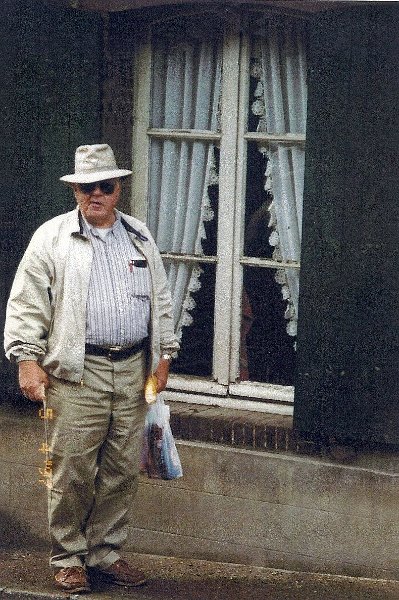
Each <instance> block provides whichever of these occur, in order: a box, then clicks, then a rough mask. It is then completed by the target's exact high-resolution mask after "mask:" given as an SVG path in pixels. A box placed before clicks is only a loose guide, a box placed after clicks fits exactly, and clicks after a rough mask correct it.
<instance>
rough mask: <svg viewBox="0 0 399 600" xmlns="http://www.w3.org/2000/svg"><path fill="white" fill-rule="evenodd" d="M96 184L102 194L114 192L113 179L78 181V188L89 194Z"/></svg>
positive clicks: (114, 184)
mask: <svg viewBox="0 0 399 600" xmlns="http://www.w3.org/2000/svg"><path fill="white" fill-rule="evenodd" d="M97 186H98V187H99V188H100V190H101V191H102V193H103V194H107V195H109V194H113V193H114V191H115V186H116V183H115V182H114V181H108V180H107V179H104V180H103V181H93V183H78V188H79V189H80V191H81V192H83V193H84V194H91V193H92V192H94V190H95V189H96V187H97Z"/></svg>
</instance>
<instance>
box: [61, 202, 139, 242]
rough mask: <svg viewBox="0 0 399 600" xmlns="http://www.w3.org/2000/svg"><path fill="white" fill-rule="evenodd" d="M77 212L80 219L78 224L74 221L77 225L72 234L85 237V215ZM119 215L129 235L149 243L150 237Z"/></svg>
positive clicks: (77, 209)
mask: <svg viewBox="0 0 399 600" xmlns="http://www.w3.org/2000/svg"><path fill="white" fill-rule="evenodd" d="M75 211H76V212H75ZM75 211H74V214H77V217H78V219H77V223H76V219H75V220H74V223H75V224H74V226H73V228H72V230H71V234H78V235H82V236H84V226H83V223H84V222H83V215H82V213H81V211H80V209H79V208H76V209H75ZM117 213H118V214H119V215H120V218H121V223H122V225H123V226H124V228H125V229H126V231H128V232H129V233H133V234H134V235H135V236H136V237H137V238H138V239H139V240H140V241H141V242H148V237H147V236H145V235H144V234H143V233H142V232H141V231H139V230H138V229H135V228H134V227H133V226H132V225H130V223H128V222H127V220H126V219H125V218H124V216H125V215H123V214H122V213H121V212H120V211H117ZM76 225H77V226H76Z"/></svg>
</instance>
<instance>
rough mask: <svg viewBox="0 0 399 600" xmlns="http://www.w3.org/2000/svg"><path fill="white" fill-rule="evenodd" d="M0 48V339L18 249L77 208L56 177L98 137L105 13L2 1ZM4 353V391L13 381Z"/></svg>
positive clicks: (69, 169) (29, 1) (34, 1)
mask: <svg viewBox="0 0 399 600" xmlns="http://www.w3.org/2000/svg"><path fill="white" fill-rule="evenodd" d="M0 46H1V47H0V50H1V57H0V65H1V66H0V88H1V97H0V111H1V120H2V125H1V140H0V182H1V184H0V185H1V192H0V207H1V213H0V269H1V284H0V290H1V291H0V310H1V318H0V328H1V339H2V333H3V325H4V311H5V305H6V301H7V297H8V293H9V288H10V285H11V282H12V279H13V276H14V272H15V269H16V266H17V264H18V262H19V259H20V257H21V254H22V252H23V251H24V249H25V247H26V244H27V242H28V241H29V238H30V237H31V235H32V233H33V231H34V230H35V229H36V228H37V226H38V225H39V224H41V223H42V222H44V221H46V220H47V219H49V218H51V217H53V216H55V215H57V214H59V213H62V212H65V211H67V210H70V209H71V208H73V207H74V205H75V203H74V200H73V196H72V193H71V191H70V190H69V189H67V187H66V186H65V185H64V184H62V183H61V182H60V181H59V177H60V176H61V175H65V174H66V173H70V172H72V171H73V163H74V152H75V148H76V146H78V145H79V144H82V143H94V142H96V141H98V140H99V139H100V133H101V93H100V77H101V68H102V22H101V18H100V17H99V16H98V15H96V14H93V13H86V12H82V11H75V10H72V9H63V8H50V7H49V6H47V5H46V3H45V2H41V1H40V0H3V1H2V3H1V7H0ZM1 345H2V344H1ZM2 356H3V360H2V377H1V383H2V390H3V393H5V388H6V389H7V387H8V386H10V385H11V383H10V382H11V379H10V376H9V374H8V372H9V366H8V364H7V361H6V360H5V359H4V355H3V353H2ZM11 389H14V388H13V386H12V385H11Z"/></svg>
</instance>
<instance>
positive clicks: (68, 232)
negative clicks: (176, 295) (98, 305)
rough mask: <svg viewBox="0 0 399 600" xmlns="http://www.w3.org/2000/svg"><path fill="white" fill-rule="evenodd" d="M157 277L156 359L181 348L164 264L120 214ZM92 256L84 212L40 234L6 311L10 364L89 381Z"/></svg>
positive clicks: (143, 230)
mask: <svg viewBox="0 0 399 600" xmlns="http://www.w3.org/2000/svg"><path fill="white" fill-rule="evenodd" d="M119 214H120V216H121V219H122V223H123V224H124V226H125V227H126V229H127V231H128V233H129V236H130V238H131V240H132V243H133V244H134V245H135V246H136V247H137V248H138V249H139V250H140V251H141V252H142V253H143V254H144V256H145V258H146V259H147V261H148V266H149V270H150V275H151V333H150V339H151V344H150V348H151V352H150V360H149V370H150V371H155V369H156V367H157V365H158V362H159V357H160V353H162V352H169V353H173V352H176V351H177V350H178V349H179V344H178V342H177V339H176V337H175V334H174V327H173V313H172V300H171V294H170V291H169V286H168V282H167V279H166V274H165V270H164V267H163V264H162V259H161V256H160V254H159V251H158V249H157V247H156V245H155V242H154V240H153V238H152V237H151V234H150V232H149V230H148V229H147V227H146V226H145V225H144V223H142V222H141V221H138V220H137V219H135V218H134V217H131V216H129V215H126V214H124V213H119ZM92 257H93V250H92V246H91V243H90V241H89V240H88V238H87V237H86V236H84V235H83V227H82V217H81V214H80V212H79V210H78V209H75V210H73V211H71V212H68V213H66V214H63V215H59V216H58V217H55V218H54V219H51V220H50V221H47V222H46V223H44V224H43V225H41V227H39V229H37V231H36V232H35V233H34V235H33V237H32V239H31V241H30V244H29V246H28V248H27V250H26V252H25V254H24V256H23V258H22V260H21V263H20V265H19V267H18V270H17V273H16V276H15V279H14V283H13V286H12V289H11V293H10V298H9V300H8V304H7V313H6V324H5V331H4V346H5V351H6V356H7V358H9V359H10V360H16V361H20V360H24V359H25V360H26V359H30V360H32V359H33V360H37V361H38V362H40V363H41V366H42V367H43V368H44V369H45V370H46V372H47V373H51V374H52V375H54V376H55V377H59V378H61V379H66V380H68V381H73V382H79V381H81V380H82V375H83V362H84V354H85V334H86V299H87V293H88V286H89V278H90V271H91V264H92Z"/></svg>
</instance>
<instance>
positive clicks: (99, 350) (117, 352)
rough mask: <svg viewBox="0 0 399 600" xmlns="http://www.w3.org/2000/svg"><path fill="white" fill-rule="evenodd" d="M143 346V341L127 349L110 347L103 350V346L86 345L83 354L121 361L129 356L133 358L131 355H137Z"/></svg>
mask: <svg viewBox="0 0 399 600" xmlns="http://www.w3.org/2000/svg"><path fill="white" fill-rule="evenodd" d="M144 344H145V340H142V341H141V342H139V343H138V344H135V345H134V346H129V348H122V347H121V346H110V347H109V348H105V347H104V346H95V345H94V344H86V345H85V353H86V354H91V355H92V356H105V357H107V358H109V360H123V359H124V358H129V356H133V354H137V352H140V350H143V348H144Z"/></svg>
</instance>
